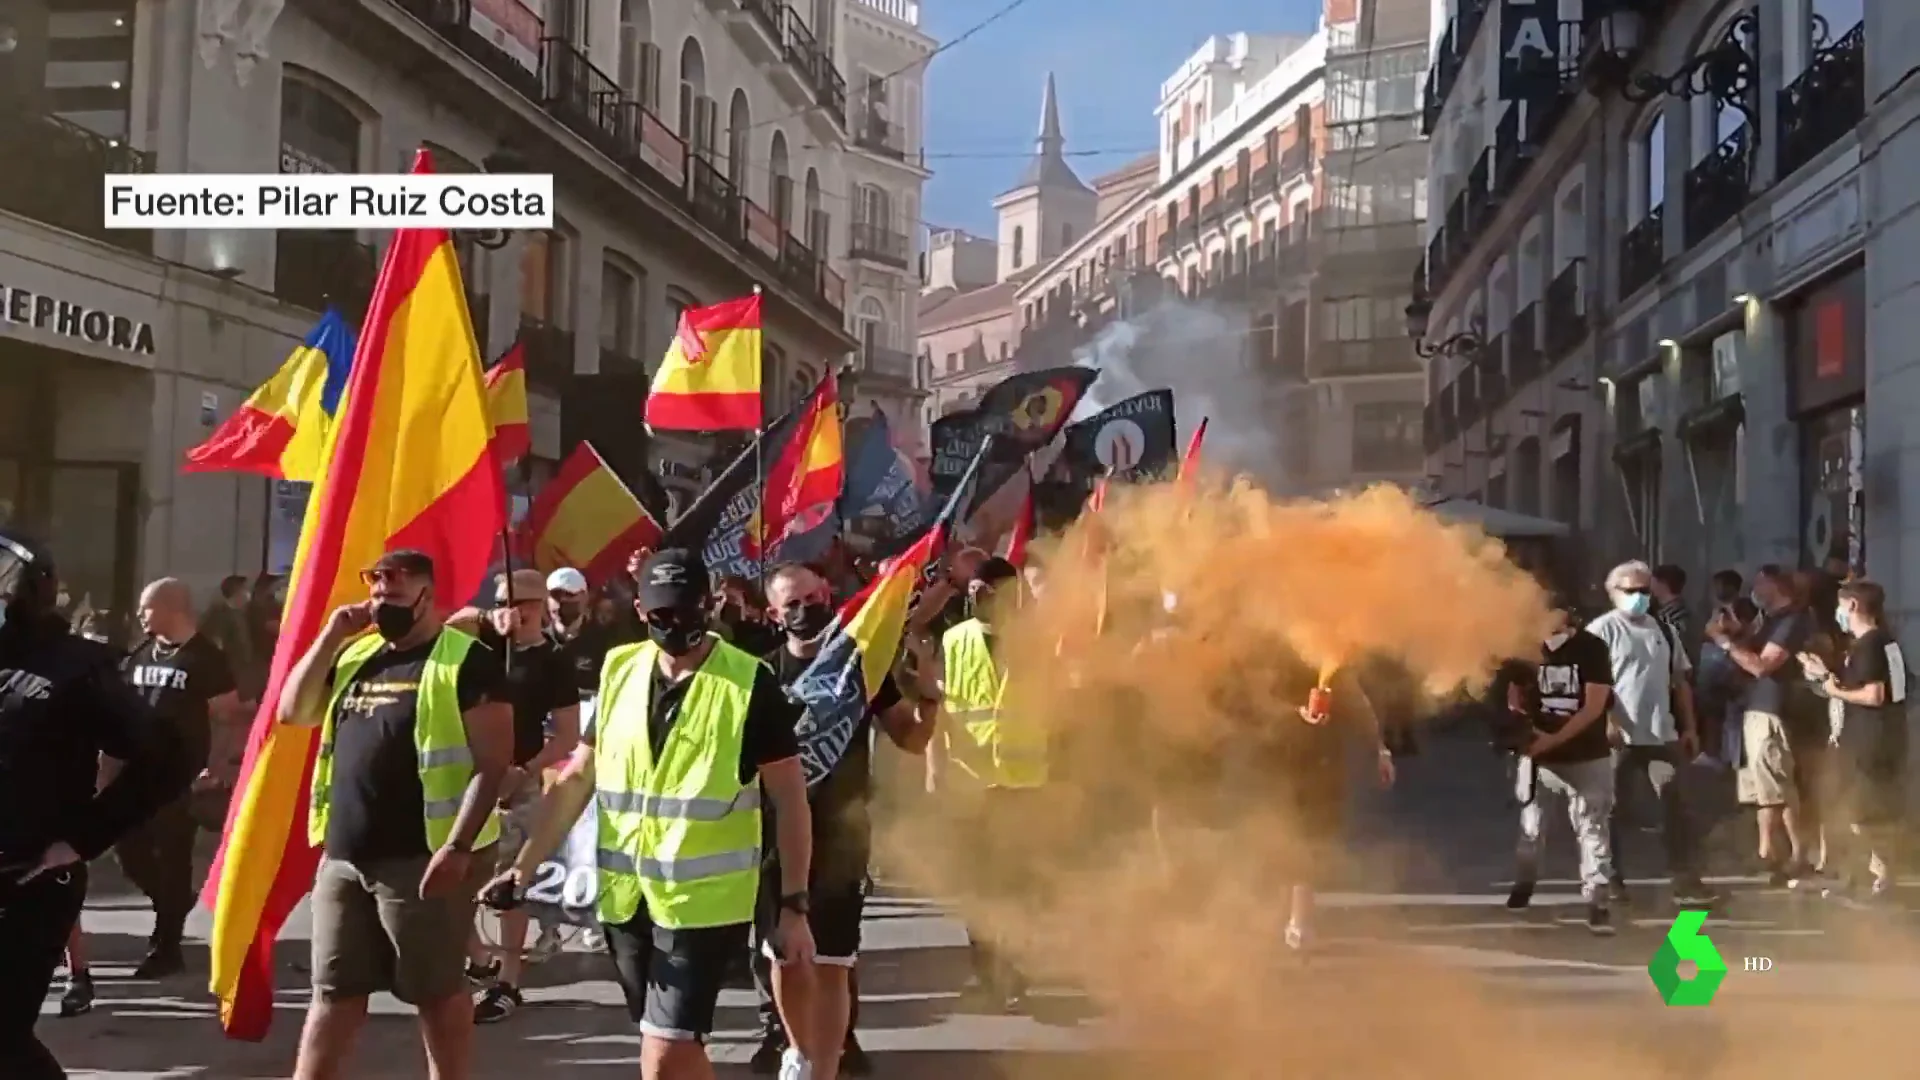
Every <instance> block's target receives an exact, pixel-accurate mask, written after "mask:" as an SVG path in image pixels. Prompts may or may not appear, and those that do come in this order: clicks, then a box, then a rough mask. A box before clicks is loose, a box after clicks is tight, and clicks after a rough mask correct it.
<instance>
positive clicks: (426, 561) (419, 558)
mask: <svg viewBox="0 0 1920 1080" xmlns="http://www.w3.org/2000/svg"><path fill="white" fill-rule="evenodd" d="M373 569H375V570H397V571H399V572H400V573H402V574H406V575H408V576H410V577H423V578H427V579H428V580H432V578H433V558H432V556H430V555H428V554H427V553H426V552H424V551H420V550H418V549H416V548H397V549H395V550H393V551H389V552H387V553H386V554H385V555H382V556H380V558H379V559H378V560H377V561H375V562H374V564H373Z"/></svg>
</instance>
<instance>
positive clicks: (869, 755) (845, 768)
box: [765, 647, 900, 883]
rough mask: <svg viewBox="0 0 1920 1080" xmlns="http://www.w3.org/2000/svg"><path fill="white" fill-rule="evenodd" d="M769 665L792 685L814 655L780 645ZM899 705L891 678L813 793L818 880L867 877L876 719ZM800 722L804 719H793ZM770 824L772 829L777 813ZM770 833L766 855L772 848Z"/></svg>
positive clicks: (783, 682)
mask: <svg viewBox="0 0 1920 1080" xmlns="http://www.w3.org/2000/svg"><path fill="white" fill-rule="evenodd" d="M765 661H766V663H767V666H768V667H770V668H772V669H773V673H774V674H775V675H776V676H777V677H778V678H779V680H780V685H781V686H791V685H793V684H794V682H795V681H797V680H798V679H799V678H800V676H801V675H803V674H805V673H806V670H807V665H808V664H809V663H811V662H812V658H811V657H804V656H795V655H794V654H793V653H792V651H791V650H789V649H787V648H785V647H781V648H778V649H775V650H774V651H772V652H770V653H768V654H767V655H766V657H765ZM899 703H900V687H899V686H897V685H896V684H895V683H894V681H893V676H891V675H889V676H887V677H886V678H885V679H884V680H882V681H881V683H880V689H879V691H878V692H877V693H875V694H874V696H873V701H872V702H871V703H869V704H868V706H867V711H866V712H864V713H862V714H861V716H860V720H859V726H858V727H857V728H855V729H854V732H853V741H852V742H850V743H848V744H847V752H846V755H845V756H843V757H842V758H841V759H840V762H839V764H837V765H835V766H834V767H833V771H832V772H829V773H828V774H827V776H826V779H824V780H821V781H820V782H819V783H818V784H816V785H815V786H814V788H813V790H812V792H810V793H809V795H810V799H809V801H810V803H811V805H812V807H813V865H814V873H813V877H814V880H816V881H821V882H835V883H857V882H859V881H860V880H862V879H864V878H865V877H866V875H867V861H868V858H869V856H870V855H871V854H872V848H873V829H872V822H871V820H870V818H869V816H868V812H867V811H868V806H867V804H868V802H869V801H870V800H871V799H872V798H873V718H874V716H875V715H876V714H879V713H883V712H885V711H887V710H888V709H891V708H893V707H894V706H895V705H897V704H899ZM794 720H795V722H796V723H797V722H798V721H799V720H800V716H798V715H796V716H795V717H794ZM766 820H767V822H768V823H769V828H771V823H772V821H773V815H772V814H770V813H769V814H767V815H766ZM771 837H772V833H771V832H769V833H768V838H769V842H768V848H767V850H768V851H771V850H772V843H771Z"/></svg>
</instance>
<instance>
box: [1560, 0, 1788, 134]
mask: <svg viewBox="0 0 1920 1080" xmlns="http://www.w3.org/2000/svg"><path fill="white" fill-rule="evenodd" d="M1598 24H1599V25H1598V29H1599V35H1598V40H1597V42H1596V45H1595V48H1594V51H1593V52H1592V53H1591V54H1590V58H1589V60H1588V61H1587V64H1588V72H1589V76H1590V78H1591V79H1592V81H1593V83H1594V86H1595V89H1596V90H1612V91H1614V92H1615V93H1618V94H1619V95H1620V96H1621V97H1622V98H1623V99H1625V100H1627V101H1631V102H1633V103H1635V104H1644V103H1646V102H1650V101H1657V100H1659V99H1660V98H1663V97H1676V98H1695V97H1710V98H1712V99H1713V100H1714V101H1716V102H1718V103H1719V104H1721V105H1723V106H1725V107H1726V108H1729V109H1734V110H1736V111H1738V112H1739V113H1740V115H1741V116H1743V117H1745V118H1746V120H1747V122H1748V123H1752V122H1753V120H1754V115H1753V92H1754V86H1755V84H1756V82H1757V80H1758V77H1759V64H1758V62H1757V59H1756V56H1757V53H1758V50H1757V48H1756V47H1755V46H1756V45H1757V44H1758V42H1759V40H1760V21H1759V19H1758V17H1756V15H1755V13H1754V12H1753V11H1745V12H1742V13H1740V14H1739V15H1736V16H1734V18H1733V19H1732V20H1731V21H1729V22H1728V23H1727V28H1726V30H1725V31H1723V32H1722V33H1721V35H1720V39H1719V40H1718V41H1716V42H1714V43H1713V44H1712V45H1710V46H1708V47H1706V48H1704V49H1702V50H1700V52H1699V54H1698V55H1696V56H1695V57H1694V58H1693V59H1691V60H1689V61H1687V62H1686V63H1685V64H1682V65H1680V67H1679V69H1678V70H1676V71H1674V72H1673V73H1672V74H1670V75H1662V74H1659V73H1656V72H1651V71H1642V72H1639V73H1638V74H1635V73H1633V72H1632V68H1633V60H1634V57H1635V56H1636V55H1637V54H1638V53H1639V52H1640V50H1641V49H1642V48H1643V47H1644V46H1645V45H1646V40H1645V38H1646V29H1647V17H1646V15H1645V14H1644V13H1643V12H1642V11H1641V10H1640V7H1639V6H1635V5H1632V4H1630V3H1623V4H1622V5H1621V6H1619V7H1616V8H1615V9H1614V10H1612V11H1610V12H1608V13H1607V14H1605V15H1603V16H1601V17H1600V19H1599V20H1598Z"/></svg>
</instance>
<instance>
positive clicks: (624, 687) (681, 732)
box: [593, 637, 761, 930]
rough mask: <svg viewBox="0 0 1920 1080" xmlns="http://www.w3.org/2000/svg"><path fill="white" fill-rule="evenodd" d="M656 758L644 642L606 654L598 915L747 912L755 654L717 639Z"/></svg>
mask: <svg viewBox="0 0 1920 1080" xmlns="http://www.w3.org/2000/svg"><path fill="white" fill-rule="evenodd" d="M713 640H714V644H713V651H712V652H711V653H709V654H708V655H707V659H706V660H705V662H703V663H702V664H701V665H700V669H699V670H698V671H696V672H694V673H693V674H692V675H691V676H689V678H691V679H692V680H693V685H691V686H689V687H687V690H686V696H685V697H684V698H682V699H681V701H680V711H679V715H678V716H676V717H675V719H674V723H673V730H672V731H671V732H669V733H668V735H667V739H666V744H665V745H664V746H663V747H661V750H660V754H659V756H658V758H657V759H656V757H655V755H654V752H653V740H652V739H651V738H650V737H649V735H648V721H649V717H650V715H651V705H652V697H653V673H654V670H655V665H656V664H658V663H659V659H660V647H659V646H658V645H655V644H654V643H653V642H651V641H647V642H641V643H640V644H638V645H625V646H621V647H620V648H617V649H614V650H613V651H611V652H609V653H608V654H607V662H606V666H605V667H604V668H602V669H601V672H600V694H599V707H598V714H597V717H596V719H595V729H594V733H593V773H594V787H595V797H596V798H597V799H598V800H599V810H600V815H599V816H600V838H599V842H598V844H597V848H598V860H599V866H600V890H599V901H598V905H597V906H598V909H599V916H600V921H601V922H602V923H606V924H610V925H617V924H620V923H626V922H629V921H631V920H632V919H633V917H634V916H635V915H637V914H639V912H640V905H641V903H642V902H643V901H644V902H645V904H646V910H647V914H648V916H649V917H650V918H651V919H652V921H653V922H654V923H655V924H656V925H658V926H664V927H667V928H669V929H675V930H677V929H688V928H697V927H706V926H731V925H736V924H739V923H745V922H751V921H752V920H753V914H754V899H755V897H756V896H757V895H758V894H759V888H760V785H759V783H758V781H756V780H749V781H748V782H747V783H745V784H742V783H741V782H740V755H741V750H742V747H743V746H744V744H745V742H746V730H747V703H748V702H749V701H751V700H752V698H753V682H754V678H755V676H756V675H757V674H758V673H759V670H760V667H761V664H760V661H759V659H757V658H756V657H754V656H753V655H752V654H751V653H747V652H743V651H741V650H740V649H737V648H735V647H733V646H732V645H729V644H727V643H726V642H724V641H721V640H719V639H718V638H717V637H716V638H714V639H713Z"/></svg>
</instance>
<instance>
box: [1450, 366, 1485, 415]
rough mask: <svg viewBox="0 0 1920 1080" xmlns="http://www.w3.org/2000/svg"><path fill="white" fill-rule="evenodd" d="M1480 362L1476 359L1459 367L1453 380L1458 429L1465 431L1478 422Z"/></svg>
mask: <svg viewBox="0 0 1920 1080" xmlns="http://www.w3.org/2000/svg"><path fill="white" fill-rule="evenodd" d="M1480 374H1481V373H1480V363H1479V361H1478V360H1475V361H1474V362H1472V363H1470V364H1468V365H1467V366H1466V367H1465V368H1463V369H1461V371H1460V374H1459V376H1458V377H1457V378H1455V379H1454V380H1453V397H1454V404H1455V406H1456V410H1457V412H1456V415H1457V417H1458V420H1459V423H1460V430H1461V431H1466V430H1467V429H1468V428H1471V427H1472V426H1473V425H1475V424H1477V423H1479V422H1480V405H1481V400H1480Z"/></svg>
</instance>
